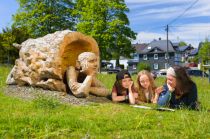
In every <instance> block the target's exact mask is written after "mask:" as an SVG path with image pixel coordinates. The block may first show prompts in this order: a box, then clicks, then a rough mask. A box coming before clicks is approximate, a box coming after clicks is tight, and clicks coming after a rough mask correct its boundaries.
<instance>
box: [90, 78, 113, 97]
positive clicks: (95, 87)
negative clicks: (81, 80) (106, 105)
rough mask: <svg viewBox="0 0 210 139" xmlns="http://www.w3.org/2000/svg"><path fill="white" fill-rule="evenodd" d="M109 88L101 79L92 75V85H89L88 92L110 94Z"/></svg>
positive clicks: (99, 94)
mask: <svg viewBox="0 0 210 139" xmlns="http://www.w3.org/2000/svg"><path fill="white" fill-rule="evenodd" d="M110 92H111V91H110V90H109V89H107V88H106V87H105V86H104V85H103V83H102V82H101V81H99V80H98V79H96V77H95V76H94V77H93V81H92V85H91V87H90V93H92V94H94V95H97V96H107V95H109V94H110Z"/></svg>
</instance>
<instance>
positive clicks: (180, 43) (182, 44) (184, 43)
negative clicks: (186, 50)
mask: <svg viewBox="0 0 210 139" xmlns="http://www.w3.org/2000/svg"><path fill="white" fill-rule="evenodd" d="M179 46H187V43H186V42H184V41H181V42H179Z"/></svg>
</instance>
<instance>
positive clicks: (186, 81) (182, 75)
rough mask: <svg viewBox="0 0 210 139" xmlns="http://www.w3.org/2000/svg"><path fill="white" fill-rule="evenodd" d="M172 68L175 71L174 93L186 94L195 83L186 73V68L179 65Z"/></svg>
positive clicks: (178, 94)
mask: <svg viewBox="0 0 210 139" xmlns="http://www.w3.org/2000/svg"><path fill="white" fill-rule="evenodd" d="M173 69H174V71H175V73H176V84H177V86H176V89H175V94H176V95H177V96H183V95H185V94H187V93H188V92H189V91H190V89H191V88H192V86H193V85H194V84H195V83H194V82H193V81H192V79H191V78H190V76H189V75H188V74H187V72H186V69H185V68H184V67H181V66H178V65H176V66H173Z"/></svg>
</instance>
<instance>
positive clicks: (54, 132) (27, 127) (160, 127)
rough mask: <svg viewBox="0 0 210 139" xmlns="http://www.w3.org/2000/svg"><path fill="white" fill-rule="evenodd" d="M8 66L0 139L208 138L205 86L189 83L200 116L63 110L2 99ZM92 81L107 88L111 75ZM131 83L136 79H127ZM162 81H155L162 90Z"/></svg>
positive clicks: (113, 108) (104, 108) (106, 107)
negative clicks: (193, 86)
mask: <svg viewBox="0 0 210 139" xmlns="http://www.w3.org/2000/svg"><path fill="white" fill-rule="evenodd" d="M10 69H11V68H10V67H0V91H1V93H0V138H15V139H16V138H21V139H22V138H56V139H57V138H62V139H63V138H86V139H87V138H97V139H98V138H148V139H151V138H178V139H180V138H190V139H191V138H196V139H197V138H205V139H206V138H207V139H208V138H210V113H209V112H208V111H207V109H210V101H209V100H210V84H209V83H208V79H207V78H193V80H194V81H195V82H196V84H197V86H198V92H199V94H198V96H199V101H200V102H201V105H202V109H201V111H189V110H176V111H175V112H161V111H156V110H144V109H138V108H133V107H131V106H129V105H127V104H114V103H105V104H104V103H103V104H99V103H93V104H91V105H88V106H87V105H86V106H73V105H64V104H61V103H59V102H58V101H57V100H54V99H52V98H44V97H42V98H39V99H36V100H34V101H24V100H21V99H17V98H12V97H9V96H6V95H4V93H3V91H2V87H5V79H6V76H7V74H8V73H9V70H10ZM98 78H99V79H100V80H101V81H102V82H104V84H105V85H106V86H107V87H108V88H111V87H112V85H113V83H114V80H115V75H99V76H98ZM133 79H134V80H136V77H135V76H134V77H133ZM163 82H164V78H160V79H157V80H156V84H157V85H162V84H163Z"/></svg>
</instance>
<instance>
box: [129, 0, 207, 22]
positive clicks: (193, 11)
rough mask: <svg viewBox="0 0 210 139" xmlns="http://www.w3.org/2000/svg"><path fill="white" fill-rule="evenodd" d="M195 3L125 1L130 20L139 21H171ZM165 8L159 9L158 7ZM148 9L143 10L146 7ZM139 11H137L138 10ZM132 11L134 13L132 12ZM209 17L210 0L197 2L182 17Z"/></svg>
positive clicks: (161, 0) (162, 0)
mask: <svg viewBox="0 0 210 139" xmlns="http://www.w3.org/2000/svg"><path fill="white" fill-rule="evenodd" d="M193 2H195V1H192V0H182V1H177V0H170V1H168V0H139V1H138V0H126V3H127V4H128V7H129V8H130V11H131V15H130V18H131V20H133V19H135V20H134V21H137V20H140V19H142V18H148V19H149V18H152V19H154V18H155V19H167V18H169V19H173V18H176V17H177V16H179V15H180V14H182V13H183V12H184V11H185V10H186V9H187V8H189V6H190V5H192V3H193ZM161 4H162V5H166V4H167V7H161V8H160V7H159V6H160V5H161ZM147 6H148V8H145V7H147ZM138 9H139V10H138ZM132 10H134V12H132ZM200 16H210V0H199V1H198V2H197V3H196V4H194V5H193V7H191V8H190V9H189V10H188V11H187V12H186V13H185V14H184V15H183V16H182V18H186V17H200Z"/></svg>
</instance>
